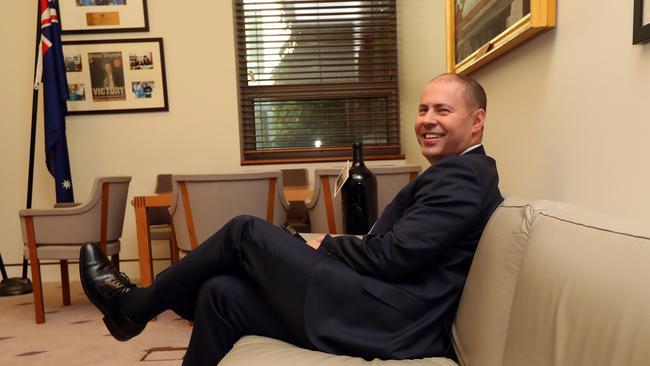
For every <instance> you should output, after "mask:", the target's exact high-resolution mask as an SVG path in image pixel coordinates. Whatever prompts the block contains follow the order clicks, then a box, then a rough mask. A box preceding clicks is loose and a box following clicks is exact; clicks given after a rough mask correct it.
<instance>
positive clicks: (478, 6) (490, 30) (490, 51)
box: [447, 0, 650, 74]
mask: <svg viewBox="0 0 650 366" xmlns="http://www.w3.org/2000/svg"><path fill="white" fill-rule="evenodd" d="M555 1H556V0H447V70H448V71H449V72H457V73H462V74H469V73H471V72H473V71H475V70H477V69H478V68H480V67H481V66H483V65H485V64H487V63H488V62H490V61H492V60H494V59H495V58H497V57H499V56H500V55H502V54H504V53H505V52H507V51H509V50H511V49H512V48H514V47H515V46H517V45H519V44H521V43H522V42H523V41H525V40H527V39H529V38H531V37H532V36H534V35H536V34H538V33H540V32H543V31H546V30H548V29H550V28H553V27H555V13H556V3H555ZM646 1H650V0H646Z"/></svg>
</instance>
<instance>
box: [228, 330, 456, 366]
mask: <svg viewBox="0 0 650 366" xmlns="http://www.w3.org/2000/svg"><path fill="white" fill-rule="evenodd" d="M219 365H220V366H242V365H264V366H303V365H318V366H371V365H372V366H458V365H457V364H456V363H455V362H453V361H451V360H449V359H447V358H441V357H431V358H424V359H418V360H401V361H396V360H387V361H383V360H377V359H376V360H372V361H366V360H364V359H362V358H357V357H349V356H334V355H330V354H327V353H323V352H318V351H309V350H306V349H304V348H299V347H296V346H294V345H292V344H289V343H286V342H282V341H279V340H277V339H271V338H266V337H259V336H246V337H243V338H241V339H240V340H239V341H238V342H237V343H235V346H234V347H233V349H232V350H231V351H230V352H228V354H227V355H226V357H224V358H223V360H221V362H220V363H219Z"/></svg>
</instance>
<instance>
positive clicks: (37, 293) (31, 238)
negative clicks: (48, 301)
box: [25, 216, 45, 324]
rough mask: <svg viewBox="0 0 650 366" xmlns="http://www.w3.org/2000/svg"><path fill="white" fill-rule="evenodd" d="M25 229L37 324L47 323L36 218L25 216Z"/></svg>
mask: <svg viewBox="0 0 650 366" xmlns="http://www.w3.org/2000/svg"><path fill="white" fill-rule="evenodd" d="M25 231H26V232H27V248H28V249H29V265H30V268H31V270H32V290H33V292H34V312H35V315H36V324H43V323H45V306H44V305H43V283H42V282H41V263H40V261H39V260H38V254H37V252H36V235H35V233H34V219H33V218H32V217H30V216H28V217H25Z"/></svg>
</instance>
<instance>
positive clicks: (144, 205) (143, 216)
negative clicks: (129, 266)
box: [131, 193, 178, 287]
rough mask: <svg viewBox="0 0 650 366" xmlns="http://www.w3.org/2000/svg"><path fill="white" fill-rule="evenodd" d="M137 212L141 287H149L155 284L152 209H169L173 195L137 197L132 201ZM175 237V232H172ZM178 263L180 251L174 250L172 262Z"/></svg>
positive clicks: (136, 223)
mask: <svg viewBox="0 0 650 366" xmlns="http://www.w3.org/2000/svg"><path fill="white" fill-rule="evenodd" d="M131 204H132V205H133V208H134V210H135V226H136V233H137V239H138V261H139V262H140V285H141V286H142V287H148V286H151V285H152V284H153V263H152V257H151V238H150V236H149V218H148V216H147V209H148V208H150V207H169V206H171V205H172V195H171V193H166V194H158V195H151V196H136V197H133V201H131ZM172 235H173V230H172ZM176 261H178V251H176V250H172V262H176Z"/></svg>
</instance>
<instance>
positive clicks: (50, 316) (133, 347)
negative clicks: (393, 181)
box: [0, 282, 192, 366]
mask: <svg viewBox="0 0 650 366" xmlns="http://www.w3.org/2000/svg"><path fill="white" fill-rule="evenodd" d="M44 293H45V295H44V297H45V324H36V323H35V322H34V303H33V295H32V294H27V295H20V296H10V297H0V365H7V366H14V365H16V366H22V365H25V366H27V365H29V366H31V365H48V366H50V365H55V366H59V365H66V366H67V365H70V366H73V365H92V366H102V365H119V366H131V365H139V366H158V365H160V366H174V365H180V364H181V360H182V357H183V354H184V353H185V348H186V346H187V343H188V341H189V338H190V333H191V331H192V328H191V326H190V325H189V323H188V322H187V321H185V320H183V319H180V318H179V317H178V316H177V315H176V314H174V313H172V312H170V311H167V312H165V313H163V314H161V316H159V317H158V319H157V320H155V321H153V322H151V323H149V325H148V326H147V328H146V329H145V330H144V332H143V333H142V334H140V335H139V336H138V337H135V338H133V339H131V340H130V341H128V342H118V341H116V340H115V339H113V337H111V336H110V335H109V334H108V331H107V330H106V328H105V326H104V323H103V322H102V320H101V313H100V312H99V311H98V310H96V309H95V308H94V306H93V305H92V304H91V303H90V302H89V301H88V299H86V297H85V296H84V294H83V290H82V289H81V285H80V284H79V283H78V282H77V283H72V284H71V294H72V304H71V305H70V306H66V307H63V306H62V305H61V304H62V300H61V288H60V284H58V283H48V284H45V286H44Z"/></svg>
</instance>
